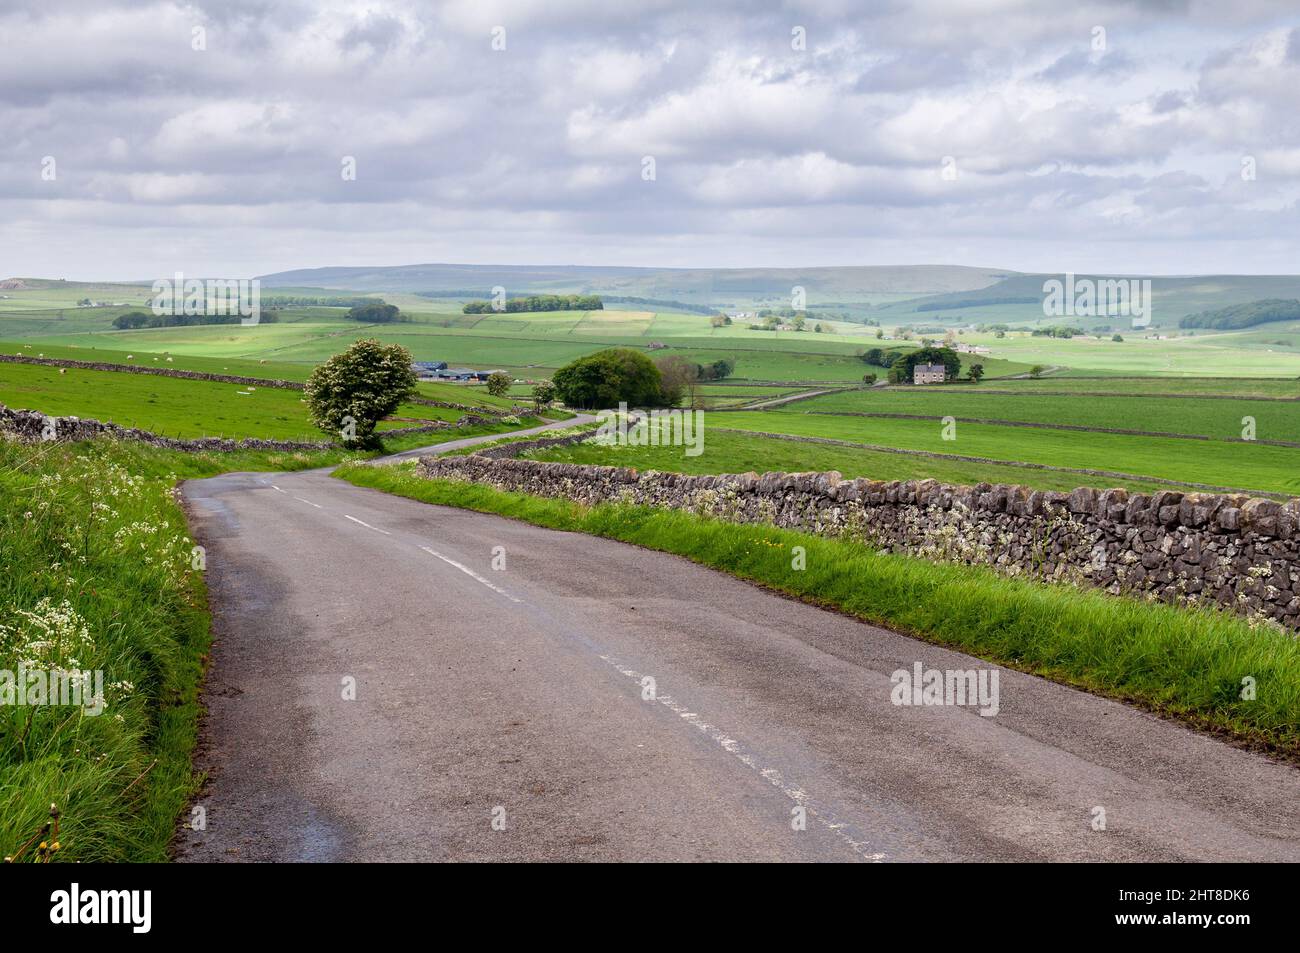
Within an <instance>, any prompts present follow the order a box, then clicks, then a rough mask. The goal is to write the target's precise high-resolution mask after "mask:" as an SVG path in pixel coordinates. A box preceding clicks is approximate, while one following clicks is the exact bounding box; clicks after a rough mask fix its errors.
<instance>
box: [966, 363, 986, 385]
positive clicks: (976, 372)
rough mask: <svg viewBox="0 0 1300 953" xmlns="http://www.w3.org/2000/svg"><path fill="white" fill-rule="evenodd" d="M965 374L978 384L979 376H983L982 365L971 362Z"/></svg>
mask: <svg viewBox="0 0 1300 953" xmlns="http://www.w3.org/2000/svg"><path fill="white" fill-rule="evenodd" d="M966 376H967V377H969V378H970V379H971V380H973V381H974V382H975V383H976V384H978V383H979V382H980V378H981V377H983V376H984V365H983V364H972V365H971V366H970V369H969V370H967V371H966Z"/></svg>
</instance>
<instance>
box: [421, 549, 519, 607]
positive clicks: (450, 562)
mask: <svg viewBox="0 0 1300 953" xmlns="http://www.w3.org/2000/svg"><path fill="white" fill-rule="evenodd" d="M420 548H421V549H423V550H424V551H425V552H426V553H428V554H429V555H430V556H437V557H438V558H439V559H441V560H442V561H443V562H445V563H447V564H448V565H451V566H455V567H456V568H457V569H459V570H460V571H461V572H463V573H465V575H467V576H472V577H473V578H474V579H476V580H478V581H479V582H481V583H483V585H485V586H487V587H488V588H489V589H491V590H492V591H493V592H496V593H500V594H501V595H503V596H505V597H506V598H507V599H509V600H510V601H511V602H519V601H520V600H518V599H516V598H515V597H514V596H512V595H510V593H508V592H506V591H505V590H504V589H501V588H499V587H497V586H494V585H492V583H490V582H488V581H487V580H486V579H484V578H483V577H482V576H480V575H479V574H478V573H476V572H475V571H474V570H472V569H470V568H469V567H468V566H463V565H461V564H460V563H458V562H456V560H454V559H449V558H448V557H446V556H444V555H443V554H442V553H439V552H435V551H434V550H432V549H430V548H429V547H428V546H421V547H420Z"/></svg>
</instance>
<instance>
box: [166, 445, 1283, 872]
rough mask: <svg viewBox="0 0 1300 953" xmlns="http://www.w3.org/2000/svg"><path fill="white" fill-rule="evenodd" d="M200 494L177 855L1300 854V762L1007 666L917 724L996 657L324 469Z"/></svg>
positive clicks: (191, 495)
mask: <svg viewBox="0 0 1300 953" xmlns="http://www.w3.org/2000/svg"><path fill="white" fill-rule="evenodd" d="M571 423H572V422H569V423H567V424H561V425H559V426H568V425H570V424H571ZM477 439H479V440H490V439H492V438H491V437H487V438H477ZM457 444H458V445H464V444H465V442H464V441H458V442H457ZM183 493H184V497H185V500H186V502H187V508H188V510H189V512H190V514H191V521H192V526H193V529H194V533H195V535H196V537H197V539H198V541H199V542H201V543H202V544H203V545H204V546H205V547H206V548H207V565H208V571H207V574H208V584H209V588H210V595H211V601H212V607H213V614H214V630H215V644H214V648H213V654H212V663H211V669H210V672H209V675H208V681H207V687H206V692H205V702H206V705H207V708H208V716H207V719H206V721H205V725H204V729H203V737H202V742H201V746H200V750H199V753H198V766H199V767H200V769H203V770H206V771H208V772H209V773H210V778H209V783H208V784H207V786H206V787H205V789H204V790H203V791H202V792H201V794H200V796H199V797H198V799H197V800H196V802H195V803H196V804H197V805H199V806H202V807H203V808H204V811H205V812H206V829H205V830H202V831H186V832H185V833H184V834H183V835H182V836H181V837H180V838H179V841H178V845H177V852H178V859H180V860H186V861H260V860H284V861H289V860H309V861H347V860H421V861H423V860H430V861H432V860H588V859H591V860H819V861H820V860H836V861H861V860H880V861H915V860H999V861H1015V860H1042V859H1047V860H1170V861H1172V860H1184V859H1193V860H1210V859H1214V860H1251V861H1272V860H1292V861H1294V860H1300V799H1297V798H1296V797H1295V796H1294V793H1293V792H1294V791H1295V790H1296V782H1297V772H1296V770H1295V769H1294V768H1292V767H1290V766H1286V765H1281V764H1276V763H1274V762H1271V761H1269V760H1268V759H1266V758H1264V757H1261V756H1259V755H1255V754H1252V753H1249V752H1245V751H1242V750H1238V749H1236V748H1233V747H1230V746H1228V745H1226V744H1223V743H1221V742H1219V741H1217V740H1214V739H1212V738H1209V737H1206V736H1202V735H1199V734H1196V733H1194V732H1192V731H1190V730H1187V729H1184V728H1182V727H1179V726H1177V725H1174V724H1171V723H1168V722H1165V721H1162V720H1159V719H1157V718H1155V717H1152V716H1149V715H1146V714H1143V713H1141V712H1138V711H1135V710H1133V709H1130V708H1127V707H1125V706H1122V705H1120V704H1117V703H1114V702H1110V701H1105V700H1102V699H1099V698H1096V697H1093V696H1090V695H1086V694H1083V693H1080V692H1076V691H1073V690H1071V689H1068V688H1063V687H1061V686H1059V685H1055V684H1052V683H1049V682H1046V681H1043V680H1041V679H1037V678H1034V677H1031V676H1027V675H1022V674H1020V673H1017V672H1013V671H1008V670H1002V671H1001V672H1000V711H999V712H998V714H997V715H996V716H994V717H983V716H981V715H980V714H979V712H978V710H977V709H976V708H973V707H957V706H938V707H908V706H895V705H894V704H892V703H891V700H890V694H891V687H892V686H891V682H890V673H892V672H894V671H895V670H897V669H908V670H910V669H912V667H913V665H914V663H915V662H917V661H920V662H922V663H924V665H925V666H926V667H927V668H929V667H933V668H939V669H972V668H975V669H979V668H988V666H987V664H986V663H983V662H981V661H979V660H976V659H972V658H970V657H968V656H963V655H960V654H958V653H955V652H949V651H946V650H943V649H940V648H936V647H934V646H931V645H928V644H926V643H923V642H919V641H916V640H913V639H911V638H908V637H906V636H903V635H898V634H895V633H891V632H888V631H885V630H882V629H879V628H875V627H873V626H870V625H864V624H862V623H859V622H856V621H853V620H850V619H848V618H846V617H843V616H840V615H837V614H835V613H832V612H827V611H823V610H820V609H816V608H813V607H811V606H807V605H803V604H800V603H797V602H793V601H790V600H787V599H784V598H782V597H779V596H777V595H773V594H771V593H768V592H765V591H762V590H759V589H757V588H755V587H752V586H750V585H748V584H746V583H743V582H740V581H738V580H736V579H733V578H731V577H729V576H726V575H723V574H720V573H717V572H714V571H711V570H708V569H704V568H701V567H699V566H696V565H694V564H692V563H689V562H686V561H684V560H682V559H679V558H676V557H673V556H669V555H665V554H662V553H656V552H650V551H647V550H643V549H639V548H636V547H633V546H628V545H624V544H621V543H617V542H612V541H608V540H602V539H596V538H592V537H588V536H583V535H577V534H571V533H561V532H555V531H550V530H545V529H540V528H537V527H534V526H530V525H525V524H522V523H517V522H512V521H510V520H506V519H501V518H498V517H495V516H488V515H482V514H477V513H472V512H468V511H464V510H457V509H451V508H445V507H435V506H428V505H425V504H421V503H417V502H415V501H412V500H407V499H402V498H398V497H393V496H388V495H385V494H382V493H379V492H376V491H373V490H368V489H362V488H358V487H354V486H351V485H349V484H347V483H344V482H343V481H341V480H337V479H334V478H332V477H331V476H330V475H329V474H328V473H327V472H322V471H315V472H307V473H299V474H285V475H268V474H230V475H226V476H221V477H216V478H213V479H207V480H198V481H190V482H187V483H186V484H185V485H184V487H183ZM502 552H504V559H505V568H504V569H500V570H498V569H494V568H493V559H494V553H495V554H497V555H499V554H500V553H502ZM647 678H652V679H653V680H654V691H653V692H650V691H648V688H649V685H650V683H649V682H647V681H645V679H647ZM351 684H355V699H353V700H349V699H347V698H345V697H344V696H345V694H346V692H347V686H348V685H351ZM799 808H802V809H803V810H802V812H800V811H798V810H797V809H799ZM1098 808H1100V809H1103V810H1104V815H1105V829H1104V830H1095V829H1094V825H1095V824H1096V819H1097V818H1098V817H1099V816H1100V815H1099V814H1098V813H1097V809H1098ZM800 813H802V816H803V818H804V820H805V822H806V824H805V825H803V829H798V828H800V826H801V825H800V824H799V823H798V821H799V815H800Z"/></svg>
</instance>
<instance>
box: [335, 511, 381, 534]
mask: <svg viewBox="0 0 1300 953" xmlns="http://www.w3.org/2000/svg"><path fill="white" fill-rule="evenodd" d="M343 515H344V516H346V517H347V518H348V519H350V520H352V522H354V523H360V524H361V525H362V526H364V527H365V528H366V529H373V530H374V531H375V532H376V533H383V534H384V535H385V536H392V535H393V534H392V533H390V532H389V531H388V530H386V529H380V528H379V527H378V526H371V525H370V524H369V523H367V522H366V521H365V520H359V519H357V518H356V517H355V516H348V514H347V513H344V514H343Z"/></svg>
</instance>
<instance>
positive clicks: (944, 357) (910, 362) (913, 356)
mask: <svg viewBox="0 0 1300 953" xmlns="http://www.w3.org/2000/svg"><path fill="white" fill-rule="evenodd" d="M918 364H942V365H943V370H944V373H943V376H944V379H945V380H954V379H955V378H956V377H957V375H958V374H959V373H961V358H960V357H958V356H957V352H956V351H953V350H951V349H949V348H946V347H923V348H918V349H917V350H915V351H911V352H910V353H908V354H905V355H903V356H902V357H901V358H899V359H898V362H897V363H896V364H895V365H894V368H902V382H908V381H911V380H912V369H913V368H914V367H916V366H917V365H918ZM891 370H892V368H891ZM891 380H892V378H891Z"/></svg>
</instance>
